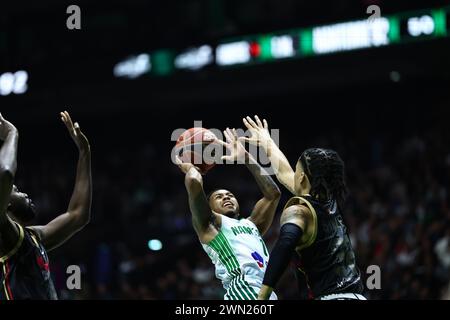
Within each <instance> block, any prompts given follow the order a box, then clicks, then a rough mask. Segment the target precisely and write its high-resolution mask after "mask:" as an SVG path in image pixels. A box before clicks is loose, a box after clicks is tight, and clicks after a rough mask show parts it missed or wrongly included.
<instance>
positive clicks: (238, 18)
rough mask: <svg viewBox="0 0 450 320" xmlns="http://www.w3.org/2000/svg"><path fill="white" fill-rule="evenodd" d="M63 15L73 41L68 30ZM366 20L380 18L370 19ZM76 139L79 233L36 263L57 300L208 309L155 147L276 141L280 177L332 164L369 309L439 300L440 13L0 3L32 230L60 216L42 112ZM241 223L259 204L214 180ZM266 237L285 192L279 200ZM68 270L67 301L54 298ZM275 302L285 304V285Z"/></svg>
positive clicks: (57, 171)
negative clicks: (298, 167)
mask: <svg viewBox="0 0 450 320" xmlns="http://www.w3.org/2000/svg"><path fill="white" fill-rule="evenodd" d="M69 5H77V6H78V7H79V9H80V14H81V29H72V30H70V29H68V27H67V20H68V19H69V17H70V16H71V14H72V11H70V12H69V13H67V8H68V6H69ZM371 5H375V6H378V8H379V9H380V10H381V11H380V17H379V18H377V19H374V20H371V21H368V19H372V18H371V15H372V14H374V12H375V11H370V12H369V13H368V12H367V8H368V7H369V6H371ZM63 110H68V111H69V112H70V113H71V115H72V118H73V119H74V120H76V121H78V122H79V123H80V125H81V127H82V129H83V131H84V133H85V134H86V135H87V137H88V138H89V140H90V143H91V148H92V161H93V163H92V168H93V183H94V193H93V206H92V219H91V222H90V224H89V225H88V226H87V227H86V228H85V229H84V230H83V231H81V232H80V233H78V234H77V235H76V236H74V237H73V238H72V239H71V240H70V241H69V242H67V243H66V244H65V245H63V246H62V247H60V248H58V249H56V250H54V251H52V252H51V253H50V269H51V271H52V275H53V279H54V283H55V286H56V289H57V292H58V295H59V298H60V299H69V300H71V299H164V300H173V299H222V298H223V289H222V286H221V283H220V281H219V280H217V279H216V278H215V275H214V267H213V265H212V263H211V262H210V260H209V258H208V256H207V255H206V253H205V252H204V251H203V250H202V248H201V246H200V243H199V241H198V239H197V236H196V235H195V233H194V230H193V227H192V224H191V214H190V212H189V207H188V202H187V195H186V191H185V187H184V176H183V174H182V173H181V172H180V170H179V169H178V168H177V167H176V166H175V165H174V164H173V163H172V161H171V158H170V155H171V151H172V148H173V146H174V144H175V142H174V141H172V140H171V136H172V132H173V131H174V130H175V129H178V128H186V129H187V128H191V127H193V126H194V121H202V126H203V127H205V128H218V129H222V130H223V129H225V128H226V127H235V128H244V127H243V124H242V118H243V117H244V116H247V115H249V116H253V115H255V114H257V115H259V116H261V117H264V118H266V119H267V120H268V122H269V126H270V128H273V129H279V130H280V131H279V132H280V148H281V150H283V151H284V152H286V155H287V157H288V159H289V160H290V162H291V164H295V162H296V161H297V159H298V157H299V156H300V154H301V152H302V151H303V150H304V149H306V148H308V147H312V146H319V147H329V148H333V149H336V150H337V151H338V152H339V154H340V155H341V157H342V158H343V160H344V161H345V163H346V170H347V178H348V187H349V189H350V196H349V198H348V200H347V206H346V210H345V215H344V219H345V221H346V224H347V226H348V229H349V232H350V236H351V240H352V244H353V246H354V248H355V251H356V255H357V264H358V266H359V268H360V269H361V272H362V275H363V278H364V284H365V285H366V279H367V278H368V277H369V276H370V272H369V273H368V272H367V271H368V270H367V268H368V267H369V266H371V265H377V266H379V267H380V271H381V288H379V289H369V288H367V287H366V291H365V296H366V297H367V298H369V299H389V300H395V299H450V287H449V280H450V131H449V121H450V5H449V3H448V2H447V1H435V0H427V1H387V0H335V1H303V0H302V1H300V0H298V1H294V0H244V1H243V0H239V1H234V0H233V1H232V0H185V1H175V0H169V1H144V0H139V1H138V0H128V1H108V2H103V3H102V2H98V3H97V2H96V3H95V4H94V3H93V1H74V2H73V3H65V2H63V1H56V0H54V1H49V0H43V1H32V2H26V1H9V2H7V3H2V4H1V11H0V112H1V113H2V115H3V116H4V117H5V118H6V119H8V120H10V121H11V122H12V123H13V124H14V125H15V126H16V127H17V128H18V130H19V134H20V141H19V156H18V171H17V175H16V184H17V185H18V186H19V187H20V188H21V189H22V190H23V191H24V192H27V193H28V194H29V195H30V197H32V198H33V199H34V201H35V203H36V205H37V207H38V211H39V218H38V219H37V221H35V222H34V223H37V224H41V223H46V222H48V221H49V220H50V219H52V218H54V217H55V216H56V215H57V214H60V213H62V212H64V211H65V210H66V209H67V204H68V202H69V200H70V195H71V193H72V188H73V183H74V179H75V170H76V160H77V150H76V148H75V146H74V145H73V142H72V141H71V139H70V137H69V135H68V134H67V131H66V129H65V128H64V125H63V124H62V123H61V121H60V119H59V111H63ZM204 181H205V189H206V191H208V190H211V189H213V188H217V187H223V188H229V189H230V190H232V191H233V192H234V193H235V194H236V195H237V199H238V200H239V201H240V204H241V211H242V214H243V215H244V216H245V215H246V214H248V213H249V210H250V209H251V208H252V205H253V204H254V203H255V202H256V201H257V200H258V199H259V197H260V193H259V190H258V188H257V185H256V183H255V182H254V181H253V179H252V178H251V175H250V173H249V172H248V170H247V169H246V168H245V166H243V165H217V166H215V167H214V168H213V169H212V170H211V171H210V172H209V173H208V174H207V175H206V176H205V177H204ZM282 193H283V195H282V199H281V201H280V204H279V207H278V209H277V214H276V218H275V222H274V224H273V225H272V227H271V229H270V231H269V232H268V234H267V235H266V236H265V239H266V242H267V245H268V247H269V250H270V249H271V248H273V245H274V243H275V241H276V239H277V235H278V230H279V216H280V214H281V211H282V208H283V205H284V203H285V202H286V201H287V199H288V198H289V193H288V191H287V190H286V189H284V188H282ZM70 265H78V266H80V268H81V270H82V285H81V290H69V289H68V288H67V286H66V279H67V277H68V275H67V274H66V270H67V267H68V266H70ZM277 288H278V289H277V290H276V292H277V294H278V296H279V298H280V299H297V298H298V293H297V287H296V282H295V279H294V275H293V273H292V272H291V271H287V272H286V273H285V274H284V276H283V279H282V281H281V282H280V283H279V285H278V287H277Z"/></svg>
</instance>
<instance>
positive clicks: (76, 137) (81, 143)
mask: <svg viewBox="0 0 450 320" xmlns="http://www.w3.org/2000/svg"><path fill="white" fill-rule="evenodd" d="M60 115H61V120H62V122H63V123H64V124H65V125H66V128H67V130H68V131H69V134H70V136H71V137H72V140H73V141H74V142H75V144H76V145H77V147H78V150H79V151H90V145H89V141H88V139H87V138H86V136H85V135H84V134H83V132H81V129H80V125H79V124H78V122H75V124H74V123H73V122H72V118H71V117H70V115H69V113H68V112H67V111H64V112H61V113H60Z"/></svg>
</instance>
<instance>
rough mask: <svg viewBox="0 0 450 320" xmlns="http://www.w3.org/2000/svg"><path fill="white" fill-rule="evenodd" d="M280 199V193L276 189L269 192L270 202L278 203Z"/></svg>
mask: <svg viewBox="0 0 450 320" xmlns="http://www.w3.org/2000/svg"><path fill="white" fill-rule="evenodd" d="M280 198H281V191H280V189H279V188H278V187H276V188H274V189H273V190H272V191H271V192H270V200H272V201H279V200H280Z"/></svg>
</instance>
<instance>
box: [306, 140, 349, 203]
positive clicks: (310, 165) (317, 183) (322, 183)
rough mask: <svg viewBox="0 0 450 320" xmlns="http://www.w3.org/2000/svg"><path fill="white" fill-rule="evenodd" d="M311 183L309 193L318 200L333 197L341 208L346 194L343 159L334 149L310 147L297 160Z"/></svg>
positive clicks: (327, 199) (326, 199) (328, 199)
mask: <svg viewBox="0 0 450 320" xmlns="http://www.w3.org/2000/svg"><path fill="white" fill-rule="evenodd" d="M298 161H300V163H301V164H302V166H303V169H304V170H305V174H306V176H307V177H308V179H309V181H310V183H311V191H310V194H311V196H312V197H314V198H316V199H318V200H319V201H330V200H332V199H335V200H336V202H337V205H338V206H339V207H340V208H342V207H343V204H344V202H345V198H346V196H347V185H346V183H345V166H344V161H342V159H341V157H339V155H338V154H337V152H336V151H333V150H330V149H321V148H311V149H307V150H305V151H304V152H303V153H302V155H301V156H300V158H299V160H298Z"/></svg>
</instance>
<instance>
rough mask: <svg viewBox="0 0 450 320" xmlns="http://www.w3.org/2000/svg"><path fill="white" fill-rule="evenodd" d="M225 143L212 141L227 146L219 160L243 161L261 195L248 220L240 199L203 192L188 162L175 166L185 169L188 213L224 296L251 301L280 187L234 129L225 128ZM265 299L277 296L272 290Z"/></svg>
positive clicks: (259, 278)
mask: <svg viewBox="0 0 450 320" xmlns="http://www.w3.org/2000/svg"><path fill="white" fill-rule="evenodd" d="M225 138H226V140H227V143H225V142H223V141H220V140H218V141H217V142H218V143H220V144H222V145H224V146H225V147H227V149H228V150H230V153H231V154H230V155H228V156H224V157H222V160H226V161H228V160H237V159H241V160H242V159H245V164H246V166H247V167H248V169H249V170H250V172H251V173H252V175H253V177H254V178H255V180H256V182H257V184H258V186H259V188H260V190H261V192H262V194H263V198H261V199H260V200H259V201H258V202H257V203H256V205H255V206H254V208H253V210H252V212H251V213H250V216H249V217H248V218H242V217H241V216H240V212H239V203H238V201H237V199H236V198H235V196H234V195H233V193H231V192H230V191H228V190H225V189H216V190H214V191H213V192H211V193H210V194H209V196H206V194H205V192H204V190H203V179H202V175H201V174H200V172H199V170H198V168H196V167H195V166H194V165H193V164H190V163H183V162H182V161H181V159H180V158H177V159H176V161H177V164H178V166H179V167H180V169H181V170H182V171H183V173H185V186H186V189H187V192H188V197H189V207H190V210H191V213H192V224H193V226H194V229H195V231H196V233H197V235H198V238H199V240H200V243H201V244H202V246H203V248H204V250H205V251H206V253H207V254H208V256H209V257H210V258H211V261H212V263H213V264H214V265H215V268H216V277H217V278H218V279H220V280H221V281H222V284H223V287H224V289H225V296H224V299H225V300H256V299H257V296H258V292H259V290H260V288H261V286H262V281H263V278H264V273H265V271H266V266H267V263H268V261H269V251H268V250H267V247H266V245H265V243H264V240H263V239H262V236H263V235H264V234H265V233H266V231H267V230H268V229H269V227H270V225H271V224H272V221H273V217H274V215H275V210H276V208H277V205H278V202H279V199H280V195H281V193H280V190H279V188H278V186H277V185H276V183H275V182H274V181H273V180H272V178H271V177H270V175H268V174H265V171H264V169H263V168H262V167H261V166H260V165H259V164H258V163H257V162H256V161H255V159H254V158H253V157H252V156H251V155H250V154H249V153H248V152H247V151H246V150H245V148H244V146H242V144H241V143H240V142H239V141H238V140H237V135H236V132H235V131H234V129H233V131H231V130H230V129H227V130H226V131H225ZM270 299H273V300H275V299H277V296H276V294H275V293H272V295H271V296H270Z"/></svg>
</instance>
